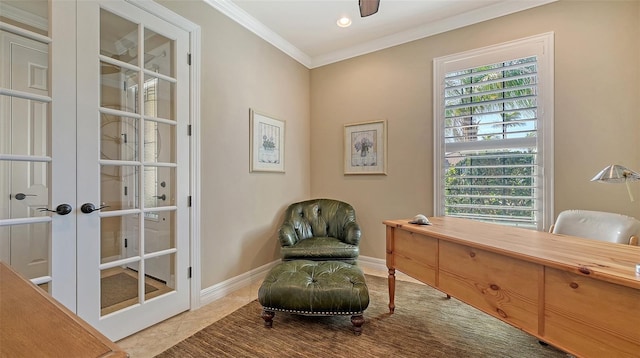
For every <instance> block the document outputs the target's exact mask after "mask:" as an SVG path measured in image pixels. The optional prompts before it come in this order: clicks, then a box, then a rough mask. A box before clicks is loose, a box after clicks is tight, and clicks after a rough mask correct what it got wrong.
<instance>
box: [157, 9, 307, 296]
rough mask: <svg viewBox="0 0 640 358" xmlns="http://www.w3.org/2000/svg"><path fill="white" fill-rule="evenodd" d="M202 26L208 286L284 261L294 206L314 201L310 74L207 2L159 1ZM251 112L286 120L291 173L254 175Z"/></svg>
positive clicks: (202, 201)
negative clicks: (287, 212) (287, 214)
mask: <svg viewBox="0 0 640 358" xmlns="http://www.w3.org/2000/svg"><path fill="white" fill-rule="evenodd" d="M159 2H160V3H161V4H162V5H164V6H166V7H167V8H169V9H170V10H172V11H174V12H176V13H178V14H180V15H182V16H183V17H185V18H187V19H189V20H190V21H192V22H194V23H196V24H198V25H200V26H201V31H202V44H201V46H202V47H201V49H202V66H201V69H202V75H201V86H202V87H201V88H202V93H201V97H200V100H201V102H202V103H201V106H202V108H201V110H202V113H201V133H200V136H201V144H202V157H201V159H200V170H201V173H202V176H201V183H202V192H201V197H200V198H199V199H198V198H196V200H200V205H201V208H202V211H201V215H202V224H201V227H200V230H201V242H202V244H201V245H202V255H201V260H202V287H203V288H206V287H209V286H211V285H214V284H216V283H219V282H222V281H224V280H226V279H229V278H232V277H235V276H238V275H240V274H243V273H245V272H247V271H249V270H251V269H254V268H257V267H260V266H262V265H264V264H267V263H270V262H272V261H274V260H276V259H278V258H279V249H278V248H279V246H278V242H277V236H276V234H277V227H278V222H279V221H280V220H281V215H282V213H283V211H284V209H285V208H286V206H287V205H288V204H289V203H290V202H293V201H297V200H303V199H307V198H309V195H310V166H309V157H310V153H309V150H310V148H309V123H310V118H309V115H310V114H309V113H310V109H309V106H310V97H309V88H310V83H309V70H308V69H307V68H305V67H304V66H302V65H300V64H299V63H298V62H296V61H295V60H293V59H291V58H290V57H289V56H287V55H285V54H284V53H282V52H281V51H279V50H277V49H276V48H274V47H273V46H271V45H270V44H268V43H266V42H265V41H263V40H261V39H260V38H259V37H258V36H256V35H254V34H253V33H251V32H249V31H247V30H246V29H244V28H243V27H241V26H240V25H238V24H236V23H235V22H233V21H232V20H230V19H228V18H227V17H226V16H223V15H221V14H220V13H219V12H218V11H216V10H214V9H213V8H212V7H210V6H209V5H206V4H204V3H203V2H201V1H181V2H179V1H159ZM249 108H254V109H255V110H258V111H260V112H264V113H268V114H270V115H272V116H274V117H276V118H278V119H281V120H284V121H286V142H285V150H286V153H285V170H286V173H284V174H282V173H249Z"/></svg>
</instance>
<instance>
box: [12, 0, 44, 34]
mask: <svg viewBox="0 0 640 358" xmlns="http://www.w3.org/2000/svg"><path fill="white" fill-rule="evenodd" d="M0 14H2V16H4V17H6V18H8V19H11V20H14V21H16V22H19V23H21V24H27V25H29V26H33V27H34V28H36V29H38V30H42V31H49V20H48V19H46V18H44V17H41V16H38V15H35V14H32V13H30V12H28V11H24V10H22V9H19V8H17V7H15V6H12V5H9V4H8V3H7V2H6V1H0Z"/></svg>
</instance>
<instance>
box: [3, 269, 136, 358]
mask: <svg viewBox="0 0 640 358" xmlns="http://www.w3.org/2000/svg"><path fill="white" fill-rule="evenodd" d="M0 301H1V302H2V304H0V322H1V323H2V329H0V356H2V357H87V358H89V357H109V358H111V357H114V358H120V357H128V355H127V353H126V352H124V351H122V350H121V349H120V348H119V347H118V346H117V345H116V344H115V343H113V342H112V341H110V340H109V339H108V338H107V337H105V336H104V335H103V334H102V333H100V332H98V331H97V330H96V329H95V328H93V327H92V326H90V325H89V324H88V323H86V322H85V321H84V320H82V319H81V318H80V317H78V316H77V315H75V314H74V313H73V312H71V311H70V310H69V309H67V308H66V307H64V306H63V305H62V304H60V303H59V302H58V301H56V300H55V299H53V297H51V295H49V294H48V293H46V292H45V291H43V290H42V289H40V288H39V287H37V286H36V285H34V284H33V283H31V282H30V281H28V280H26V279H25V278H23V277H22V276H20V275H19V274H18V273H17V272H16V271H14V270H13V269H12V268H11V267H9V266H8V265H6V264H5V263H3V262H0Z"/></svg>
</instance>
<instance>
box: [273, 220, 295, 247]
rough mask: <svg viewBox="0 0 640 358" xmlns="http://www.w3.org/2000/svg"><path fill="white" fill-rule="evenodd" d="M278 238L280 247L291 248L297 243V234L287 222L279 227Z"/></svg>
mask: <svg viewBox="0 0 640 358" xmlns="http://www.w3.org/2000/svg"><path fill="white" fill-rule="evenodd" d="M278 238H279V239H280V246H293V245H294V244H295V243H296V242H298V234H297V233H296V230H295V229H294V228H293V225H291V224H290V223H288V222H285V223H284V224H282V226H280V230H278Z"/></svg>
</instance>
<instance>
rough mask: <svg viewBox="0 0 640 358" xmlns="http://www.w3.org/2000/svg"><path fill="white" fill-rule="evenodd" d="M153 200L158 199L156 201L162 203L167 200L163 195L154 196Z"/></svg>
mask: <svg viewBox="0 0 640 358" xmlns="http://www.w3.org/2000/svg"><path fill="white" fill-rule="evenodd" d="M154 198H158V199H160V200H162V201H165V200H167V196H166V195H165V194H162V195H155V196H154Z"/></svg>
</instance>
